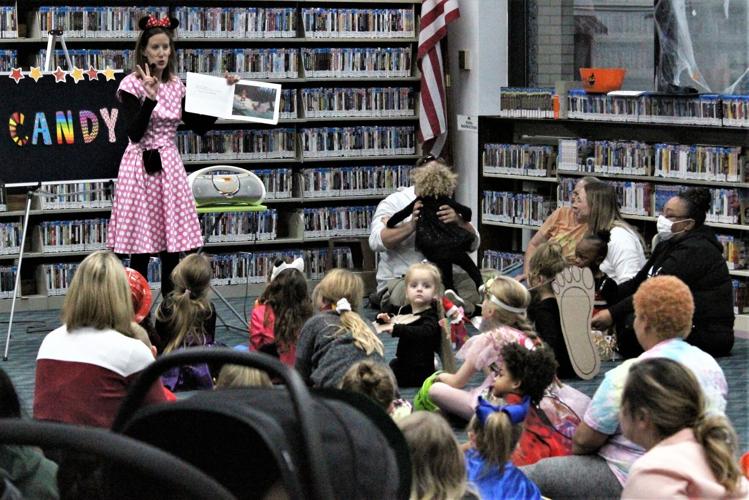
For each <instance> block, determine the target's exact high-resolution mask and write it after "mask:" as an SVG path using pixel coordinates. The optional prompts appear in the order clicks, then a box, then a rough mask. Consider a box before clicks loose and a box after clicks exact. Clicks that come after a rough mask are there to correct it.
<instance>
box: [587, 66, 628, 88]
mask: <svg viewBox="0 0 749 500" xmlns="http://www.w3.org/2000/svg"><path fill="white" fill-rule="evenodd" d="M626 74H627V70H626V69H624V68H580V78H581V79H582V81H583V88H584V89H585V91H586V92H592V93H597V94H605V93H606V92H611V91H614V90H619V89H620V88H622V83H624V75H626Z"/></svg>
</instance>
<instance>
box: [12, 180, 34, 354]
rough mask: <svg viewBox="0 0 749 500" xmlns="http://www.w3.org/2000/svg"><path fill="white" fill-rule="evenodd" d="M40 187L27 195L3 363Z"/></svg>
mask: <svg viewBox="0 0 749 500" xmlns="http://www.w3.org/2000/svg"><path fill="white" fill-rule="evenodd" d="M40 185H41V184H40ZM36 189H39V187H37V188H35V189H33V190H30V191H28V192H27V193H26V212H25V213H24V215H23V229H22V230H21V248H20V250H19V252H18V266H17V267H16V284H15V286H14V287H13V300H12V301H11V303H10V318H9V319H8V333H7V335H6V336H5V351H4V352H3V361H8V350H9V349H10V331H11V329H12V328H13V316H14V315H15V313H16V299H17V298H18V294H19V293H20V291H21V264H23V249H24V247H25V246H26V232H27V231H26V230H27V228H28V227H29V213H30V212H31V200H32V199H33V198H34V192H35V191H36Z"/></svg>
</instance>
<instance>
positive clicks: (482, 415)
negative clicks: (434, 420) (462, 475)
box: [465, 396, 541, 499]
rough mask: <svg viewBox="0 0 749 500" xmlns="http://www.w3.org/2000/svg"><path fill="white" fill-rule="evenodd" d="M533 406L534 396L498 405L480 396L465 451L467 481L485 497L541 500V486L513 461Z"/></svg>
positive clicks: (469, 426)
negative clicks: (511, 459)
mask: <svg viewBox="0 0 749 500" xmlns="http://www.w3.org/2000/svg"><path fill="white" fill-rule="evenodd" d="M530 405H531V397H530V396H524V397H523V398H522V400H520V401H519V402H518V403H515V404H510V405H501V406H495V405H493V404H491V403H489V402H487V401H485V400H484V398H481V397H479V403H478V405H476V410H475V413H476V414H475V416H474V417H473V418H471V422H470V423H469V424H468V436H469V438H470V440H471V444H472V447H471V448H469V449H468V450H467V451H466V453H465V459H466V469H467V470H468V480H469V481H471V482H472V483H473V484H475V485H476V487H477V488H478V490H479V493H480V494H481V497H482V498H517V499H540V498H541V493H540V491H539V490H538V487H537V486H536V485H535V484H533V482H531V480H530V479H528V478H527V477H526V476H525V474H523V472H522V471H521V470H520V469H518V468H517V467H516V466H515V465H513V464H512V462H510V455H511V454H512V452H513V450H514V448H515V446H516V444H517V442H518V439H519V438H520V434H521V432H522V430H523V421H524V420H525V417H526V415H527V414H528V410H529V408H530Z"/></svg>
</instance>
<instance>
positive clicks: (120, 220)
mask: <svg viewBox="0 0 749 500" xmlns="http://www.w3.org/2000/svg"><path fill="white" fill-rule="evenodd" d="M178 25H179V21H177V20H176V19H174V18H164V19H157V18H155V17H153V16H148V17H144V18H143V19H141V20H140V23H139V26H140V28H141V29H142V30H143V32H142V33H141V35H140V37H139V38H138V42H137V44H136V46H135V51H134V57H135V70H134V71H133V73H131V74H130V75H128V76H126V77H125V78H124V79H123V80H122V82H120V86H119V88H118V89H117V99H118V100H119V101H120V102H121V103H122V113H123V115H124V119H125V123H126V127H127V136H128V139H129V143H128V146H127V148H126V149H125V153H124V154H123V157H122V162H121V163H120V169H119V173H118V176H117V192H116V193H115V197H114V201H113V205H112V217H111V219H110V223H109V233H108V234H109V241H108V242H107V246H109V247H110V248H111V249H113V250H114V251H115V252H116V253H118V254H130V256H131V261H130V267H132V268H133V269H135V270H136V271H138V272H140V273H141V274H142V275H143V276H147V275H148V261H149V259H150V256H151V254H158V255H159V256H160V258H161V288H162V295H163V296H164V297H166V296H167V295H168V294H169V292H170V291H171V290H172V287H173V285H172V283H171V281H170V278H169V277H170V275H171V272H172V270H173V269H174V268H175V267H176V265H177V262H178V261H179V252H183V251H188V250H192V249H194V248H198V247H200V246H202V245H203V237H202V232H201V229H200V223H199V222H198V214H197V210H196V208H195V200H194V198H193V196H192V192H191V190H190V186H189V185H188V183H187V176H186V173H185V168H184V165H183V163H182V159H181V158H180V156H179V151H178V150H177V145H176V137H177V127H178V125H179V124H180V123H181V122H184V123H185V124H186V125H187V127H188V128H190V129H192V130H194V131H195V132H197V133H201V134H202V133H205V132H206V131H207V130H208V128H209V127H210V126H211V125H213V123H215V121H216V118H213V117H207V116H201V115H195V114H192V113H186V112H185V111H184V106H185V99H184V98H185V86H184V84H183V83H182V81H181V80H180V79H179V77H178V76H177V75H176V74H175V62H176V56H177V55H176V51H175V48H174V30H175V29H176V28H177V26H178ZM226 81H227V84H233V83H236V82H237V81H238V78H237V77H236V76H233V75H228V74H227V75H226Z"/></svg>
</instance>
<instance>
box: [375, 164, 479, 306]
mask: <svg viewBox="0 0 749 500" xmlns="http://www.w3.org/2000/svg"><path fill="white" fill-rule="evenodd" d="M436 165H440V166H444V167H448V168H450V167H449V166H448V164H447V163H446V162H445V160H443V159H441V158H436V157H434V156H432V155H428V156H425V157H424V158H422V159H420V160H419V161H418V162H417V163H416V168H415V170H418V169H419V168H420V167H434V166H436ZM412 175H417V174H416V173H415V172H414V173H412ZM417 176H418V175H417ZM416 198H417V195H416V188H415V186H410V187H408V188H406V189H403V190H400V191H397V192H395V193H393V194H391V195H390V196H388V197H387V198H385V199H384V200H382V201H381V202H380V204H379V205H377V210H375V213H374V216H373V217H372V226H371V228H370V235H369V246H370V248H371V249H372V250H373V251H374V252H380V262H379V264H378V266H377V292H376V293H375V294H373V295H372V296H371V297H370V302H371V303H372V305H375V306H379V307H380V309H381V310H388V309H391V308H393V307H394V308H398V307H402V306H404V305H406V304H407V301H406V288H405V280H404V277H405V275H406V272H407V271H408V268H409V267H410V266H411V265H413V264H417V263H419V262H421V261H423V260H424V254H423V253H422V252H420V251H419V250H418V249H417V248H416V227H417V222H418V219H419V217H420V214H421V211H422V208H423V204H422V202H421V201H416ZM414 202H415V203H414ZM411 204H413V210H412V212H411V214H410V215H409V216H408V217H406V218H405V220H404V221H403V222H400V223H399V224H398V225H396V226H395V227H392V228H391V227H388V225H387V222H388V220H390V218H391V217H393V216H394V215H395V214H397V213H398V212H400V211H401V210H403V209H404V208H406V207H408V206H409V205H411ZM436 216H437V218H438V219H439V221H440V222H441V223H443V224H446V225H448V226H455V227H456V228H457V229H461V230H464V231H465V232H467V233H469V235H472V236H473V241H472V242H471V243H470V245H469V248H468V251H474V250H476V249H477V248H478V246H479V242H480V238H479V234H478V232H477V231H476V228H475V227H474V226H473V225H472V224H471V223H470V222H469V221H467V220H465V219H463V217H462V216H461V215H460V214H459V213H458V211H456V210H455V208H453V207H452V206H450V205H448V204H443V205H441V206H439V207H437V211H436ZM453 271H454V273H455V274H454V278H453V279H454V285H455V291H456V292H457V295H458V296H459V297H460V298H461V300H462V301H463V307H464V309H465V312H466V314H468V315H471V314H473V311H474V305H475V304H477V303H479V302H480V297H479V294H478V287H477V285H476V284H475V283H474V280H473V279H471V277H470V276H468V275H467V274H465V273H464V272H463V271H462V269H461V268H459V267H457V266H453Z"/></svg>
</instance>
